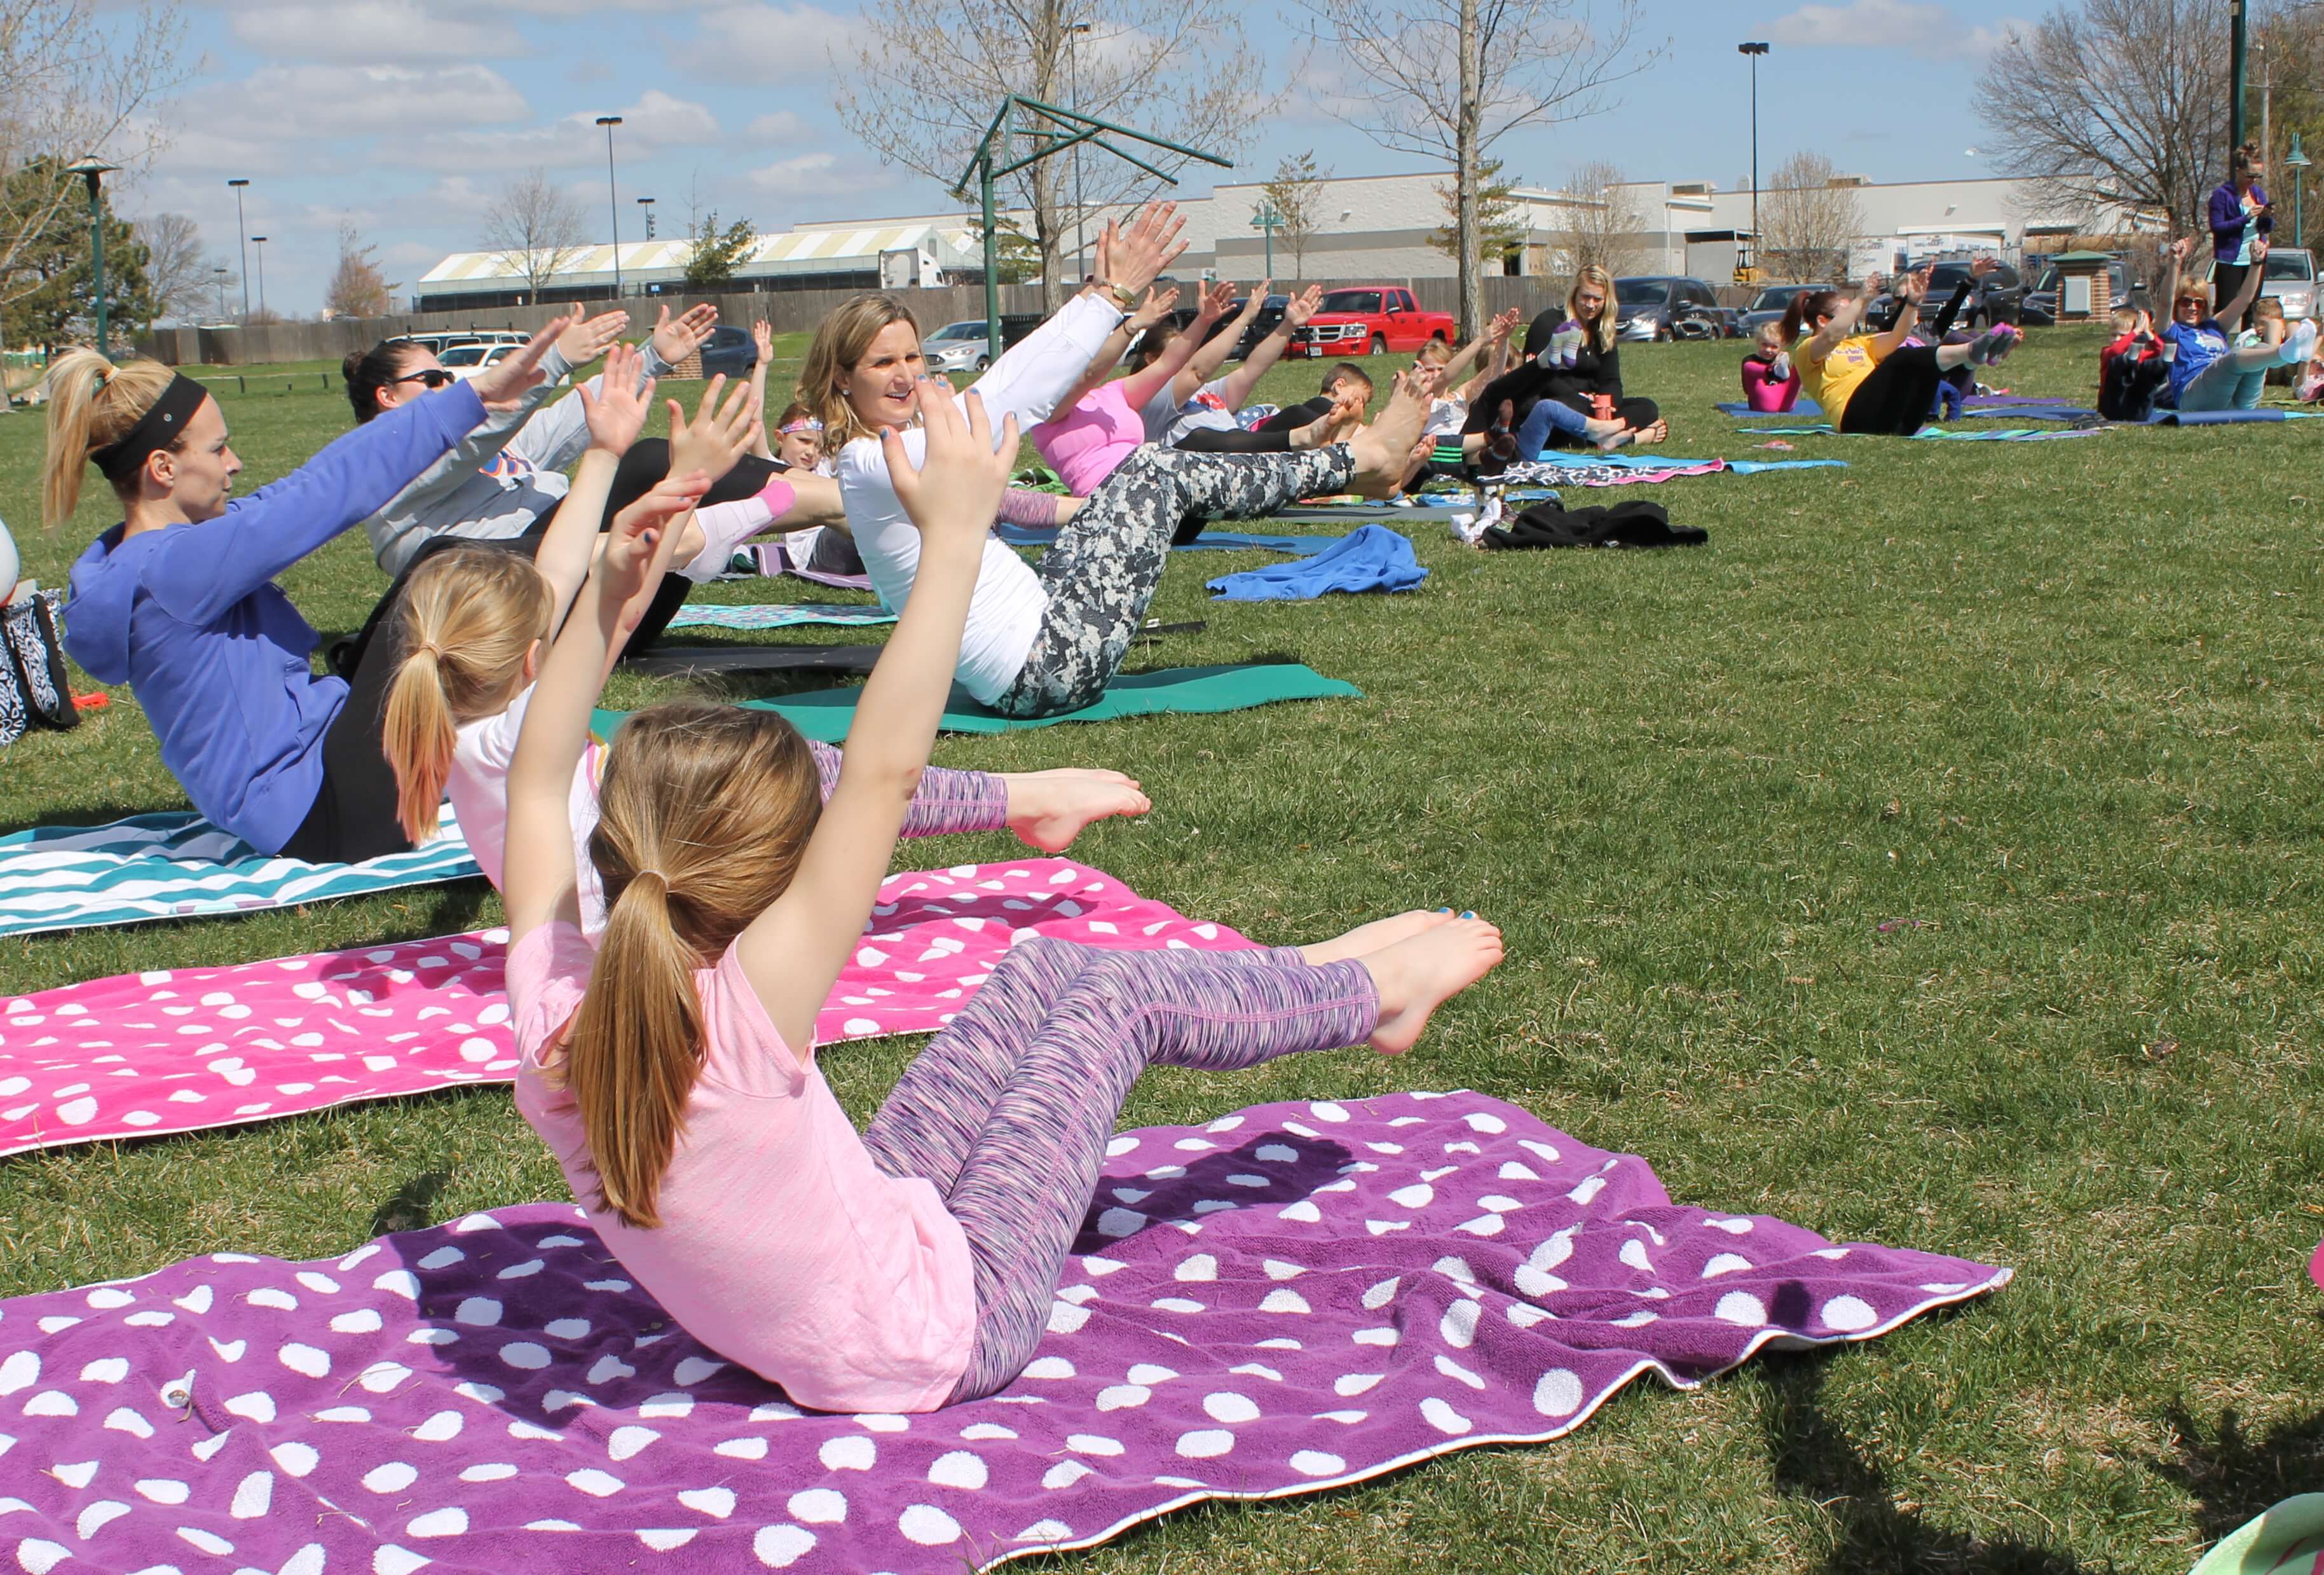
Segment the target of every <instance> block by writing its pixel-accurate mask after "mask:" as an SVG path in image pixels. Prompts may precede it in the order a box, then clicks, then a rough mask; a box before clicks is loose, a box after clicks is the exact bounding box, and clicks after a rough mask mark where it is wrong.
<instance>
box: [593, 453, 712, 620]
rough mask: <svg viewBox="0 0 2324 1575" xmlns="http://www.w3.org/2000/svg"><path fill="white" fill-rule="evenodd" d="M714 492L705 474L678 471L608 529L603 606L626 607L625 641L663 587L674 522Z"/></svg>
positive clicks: (601, 578) (601, 577)
mask: <svg viewBox="0 0 2324 1575" xmlns="http://www.w3.org/2000/svg"><path fill="white" fill-rule="evenodd" d="M709 490H710V477H708V476H706V475H705V474H704V473H703V472H701V471H699V470H695V471H682V470H678V469H675V468H673V469H672V471H671V472H670V474H669V475H668V476H665V477H662V478H661V479H660V480H659V481H658V482H656V483H655V484H654V485H653V486H652V487H651V488H650V489H649V490H648V491H647V492H646V493H645V494H644V496H641V497H640V498H639V499H638V500H637V501H636V502H635V503H632V505H630V506H629V507H627V508H625V509H623V510H622V512H621V513H620V514H615V515H614V516H613V523H612V524H611V525H610V526H608V527H607V528H606V533H605V551H604V555H603V556H602V557H600V558H599V559H598V561H597V581H598V596H599V598H600V602H599V605H600V606H603V605H604V602H605V601H608V600H610V601H612V602H614V603H615V604H617V605H618V606H619V607H621V609H622V610H621V616H620V618H619V619H618V620H617V623H616V628H617V630H618V633H619V635H620V636H621V637H626V636H627V635H628V634H629V632H630V631H631V630H632V629H634V628H636V627H637V626H638V622H639V620H640V619H641V618H643V617H644V616H645V614H646V609H647V607H650V606H651V605H652V603H653V598H654V595H655V593H656V592H657V591H659V589H660V588H661V580H662V576H663V575H664V574H665V573H667V572H668V571H669V559H670V556H671V552H672V550H673V549H674V548H675V547H676V545H677V542H678V531H677V530H676V529H675V528H674V526H673V522H674V521H676V520H678V518H679V516H681V515H683V514H686V512H687V510H689V509H691V508H693V507H694V505H696V503H698V502H700V501H701V498H702V495H703V494H704V493H705V492H708V491H709Z"/></svg>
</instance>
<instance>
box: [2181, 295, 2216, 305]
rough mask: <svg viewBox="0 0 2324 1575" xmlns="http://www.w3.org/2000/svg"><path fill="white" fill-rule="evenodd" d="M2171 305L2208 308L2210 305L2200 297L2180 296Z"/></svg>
mask: <svg viewBox="0 0 2324 1575" xmlns="http://www.w3.org/2000/svg"><path fill="white" fill-rule="evenodd" d="M2210 304H2211V303H2210V301H2209V300H2207V299H2206V298H2205V297H2203V296H2200V295H2182V296H2181V297H2180V298H2179V299H2178V300H2177V301H2173V302H2172V305H2173V306H2209V305H2210Z"/></svg>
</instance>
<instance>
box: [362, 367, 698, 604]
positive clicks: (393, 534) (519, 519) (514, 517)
mask: <svg viewBox="0 0 2324 1575" xmlns="http://www.w3.org/2000/svg"><path fill="white" fill-rule="evenodd" d="M540 370H541V374H542V382H541V383H540V384H539V386H538V387H535V388H533V389H530V390H529V391H528V392H527V393H526V394H525V396H524V402H523V403H521V404H520V405H519V406H518V407H517V408H516V409H514V410H512V411H493V412H486V414H485V416H484V422H483V424H482V425H480V426H478V427H477V428H476V429H475V431H471V432H470V433H469V434H468V435H467V436H466V437H465V438H463V439H461V440H460V442H459V444H458V446H457V447H456V448H455V449H453V450H452V451H451V452H450V453H448V454H447V455H445V456H444V457H443V458H442V459H438V461H437V462H436V463H435V464H433V465H431V466H429V468H427V470H426V471H424V472H423V473H421V475H420V479H419V480H417V481H415V482H413V483H412V484H411V485H410V486H407V487H405V488H404V489H403V490H402V491H401V492H399V493H397V494H396V495H395V496H393V497H392V498H390V499H389V500H388V503H387V506H386V507H384V508H383V509H381V510H380V511H379V512H378V513H377V514H374V515H372V516H371V517H370V518H369V519H367V520H365V521H364V533H366V534H367V535H369V536H370V537H371V550H372V555H373V556H374V557H375V558H377V559H378V560H379V566H380V567H381V568H382V569H384V570H387V572H388V573H390V574H400V573H401V572H402V571H403V567H404V565H405V564H407V563H409V562H410V561H411V555H412V554H413V553H414V552H417V551H420V547H421V546H423V545H424V544H425V543H427V542H429V541H431V540H433V539H434V538H436V537H438V536H467V537H472V538H474V539H475V540H477V541H481V542H499V541H506V540H507V539H508V538H509V537H511V536H521V535H522V534H524V533H525V532H526V530H528V529H529V528H530V526H531V525H532V523H533V522H534V521H535V520H537V519H539V518H541V517H542V516H543V515H545V514H548V513H549V510H551V509H553V508H555V507H556V506H557V505H558V504H559V503H561V502H563V501H564V498H565V494H566V492H567V489H568V488H569V487H570V486H572V483H571V482H570V481H569V480H567V477H566V475H565V471H566V468H567V467H568V466H570V465H571V464H573V462H574V461H576V460H577V459H580V458H581V455H582V452H583V450H585V449H587V448H588V447H589V416H588V412H587V411H586V410H585V409H583V407H582V404H581V395H580V393H579V391H578V390H575V391H573V392H570V393H567V394H566V396H565V397H564V398H562V399H560V400H558V401H557V402H556V403H553V404H551V403H549V396H550V395H551V394H555V393H556V392H557V380H558V378H560V377H563V376H565V375H567V373H569V372H571V371H572V370H573V364H572V363H571V362H569V361H567V359H566V358H565V357H562V356H560V355H558V353H557V351H556V349H555V348H554V347H551V348H550V350H549V354H547V355H546V356H543V357H541V358H540ZM668 371H669V362H667V361H664V360H663V359H662V358H661V357H660V356H659V355H658V354H656V353H655V351H654V349H653V347H652V346H651V345H650V344H649V345H648V346H647V347H646V348H645V365H644V369H643V373H642V375H641V382H642V380H643V378H644V377H659V376H661V375H663V374H665V373H667V372H668ZM601 381H602V379H592V380H591V382H590V383H589V384H588V387H589V391H590V393H591V394H595V393H596V392H597V387H598V384H599V383H600V382H601ZM544 407H545V408H544Z"/></svg>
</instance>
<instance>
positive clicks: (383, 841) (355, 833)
mask: <svg viewBox="0 0 2324 1575" xmlns="http://www.w3.org/2000/svg"><path fill="white" fill-rule="evenodd" d="M380 616H381V614H379V613H376V612H375V613H374V614H373V617H374V620H377V619H378V618H379V617H380ZM388 623H389V631H388V632H389V635H390V637H389V638H386V639H383V640H374V641H373V642H371V644H370V646H369V647H368V649H366V650H365V651H364V653H363V654H362V659H361V660H360V661H359V662H357V663H356V664H355V672H353V673H352V674H351V675H349V676H348V679H347V703H346V705H344V706H342V707H340V708H339V714H338V715H337V717H335V718H332V720H331V726H330V730H329V731H328V732H327V733H325V734H324V735H323V785H322V786H321V787H319V788H318V789H316V790H315V805H314V808H312V809H310V810H309V811H307V818H306V819H305V820H301V821H300V823H299V829H297V830H296V831H293V832H292V833H291V839H290V840H289V841H288V842H285V843H284V844H283V845H282V848H281V854H282V857H285V858H303V859H306V860H307V861H309V863H312V864H355V863H359V862H361V861H362V860H364V859H366V858H377V857H380V856H381V855H382V854H387V853H409V852H410V850H411V840H410V838H408V837H406V836H404V834H403V827H402V826H401V823H399V822H398V820H396V814H395V811H396V787H395V768H394V767H392V766H391V765H389V764H388V763H387V752H386V750H385V749H384V748H383V746H382V745H381V743H380V739H381V737H382V736H383V733H384V730H385V726H384V725H385V722H386V717H387V686H388V685H389V684H390V683H391V682H392V681H394V678H395V670H396V667H397V665H398V658H399V657H400V656H401V654H402V646H403V642H402V641H401V640H400V639H397V638H394V637H393V635H394V632H395V631H394V617H393V615H392V609H391V610H390V612H389V614H388Z"/></svg>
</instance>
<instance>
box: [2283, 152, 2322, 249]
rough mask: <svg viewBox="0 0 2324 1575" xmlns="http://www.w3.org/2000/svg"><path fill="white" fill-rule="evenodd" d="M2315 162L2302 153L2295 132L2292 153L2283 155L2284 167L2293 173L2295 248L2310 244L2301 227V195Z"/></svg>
mask: <svg viewBox="0 0 2324 1575" xmlns="http://www.w3.org/2000/svg"><path fill="white" fill-rule="evenodd" d="M2314 162H2316V161H2315V160H2313V159H2311V158H2310V157H2309V156H2308V155H2307V154H2306V153H2302V152H2301V147H2300V134H2299V133H2298V132H2296V131H2295V132H2293V133H2292V151H2291V152H2290V153H2286V154H2284V155H2283V167H2284V168H2285V169H2287V170H2289V171H2292V245H2293V246H2306V245H2307V244H2308V232H2307V231H2306V230H2304V229H2302V228H2301V227H2300V195H2301V187H2302V186H2304V185H2306V184H2307V181H2308V166H2309V165H2310V164H2312V163H2314Z"/></svg>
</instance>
